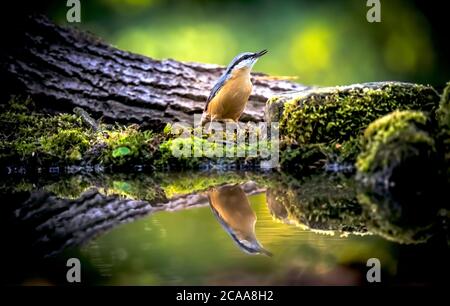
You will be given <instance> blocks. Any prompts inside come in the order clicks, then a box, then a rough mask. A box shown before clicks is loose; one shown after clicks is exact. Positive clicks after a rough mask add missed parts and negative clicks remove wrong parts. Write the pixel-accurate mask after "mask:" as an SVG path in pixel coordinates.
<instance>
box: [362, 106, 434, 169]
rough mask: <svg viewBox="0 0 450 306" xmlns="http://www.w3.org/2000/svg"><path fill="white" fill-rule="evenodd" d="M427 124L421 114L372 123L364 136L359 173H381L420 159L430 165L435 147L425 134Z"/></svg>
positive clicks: (402, 114) (394, 115)
mask: <svg viewBox="0 0 450 306" xmlns="http://www.w3.org/2000/svg"><path fill="white" fill-rule="evenodd" d="M428 121H429V120H428V117H427V115H426V114H424V113H423V112H417V111H395V112H392V113H391V114H389V115H386V116H384V117H381V118H380V119H377V120H375V121H374V122H372V123H371V124H370V125H369V126H368V127H367V129H366V130H365V132H364V138H363V151H362V152H361V154H360V155H359V156H358V158H357V161H356V167H357V170H358V172H359V173H370V174H373V173H375V172H379V171H382V172H384V171H385V170H386V169H387V168H388V169H391V168H392V167H394V166H396V165H399V164H400V163H402V162H404V161H406V160H407V159H408V158H412V157H419V155H421V156H420V157H422V158H423V161H424V162H425V161H429V160H430V158H432V157H433V155H434V154H435V144H434V140H433V138H432V137H431V136H430V135H429V134H428V132H427V131H429V130H430V127H429V123H428ZM427 123H428V124H427ZM427 125H428V127H427Z"/></svg>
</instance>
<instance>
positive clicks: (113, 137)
mask: <svg viewBox="0 0 450 306" xmlns="http://www.w3.org/2000/svg"><path fill="white" fill-rule="evenodd" d="M97 141H98V142H100V143H104V144H105V148H104V150H103V151H102V154H101V160H102V162H103V163H104V164H113V165H120V166H121V165H124V164H127V163H135V164H138V163H145V162H149V161H151V160H152V158H153V154H154V152H155V151H156V150H157V145H158V144H157V143H155V138H154V135H153V133H152V132H151V131H140V130H139V127H138V126H137V125H131V126H128V127H116V128H115V129H114V130H108V131H103V133H100V134H99V139H98V140H97Z"/></svg>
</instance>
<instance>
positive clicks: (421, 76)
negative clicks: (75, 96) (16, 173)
mask: <svg viewBox="0 0 450 306" xmlns="http://www.w3.org/2000/svg"><path fill="white" fill-rule="evenodd" d="M65 2H66V1H53V2H51V3H50V5H49V6H48V9H47V11H48V14H49V15H50V16H51V17H52V18H53V19H54V20H55V21H57V22H58V23H60V24H65V23H67V22H66V12H67V7H66V6H65V4H66V3H65ZM433 6H434V7H433ZM81 7H82V22H81V23H79V24H77V26H78V27H80V28H81V29H83V30H89V31H91V32H92V33H94V34H95V35H97V36H100V37H101V38H102V39H103V40H105V41H106V42H109V43H111V44H113V45H115V46H117V47H118V48H121V49H125V50H129V51H132V52H136V53H140V54H144V55H147V56H150V57H153V58H157V59H164V58H173V59H177V60H182V61H196V62H205V63H216V64H221V65H226V64H228V62H229V61H230V60H231V59H232V58H233V57H234V56H235V55H236V54H238V53H239V52H243V51H257V50H260V49H264V48H266V49H268V50H269V52H270V53H269V54H268V55H267V56H266V57H264V58H263V59H261V60H260V62H259V63H258V64H257V65H256V67H255V70H257V71H262V72H265V73H269V74H272V75H280V76H293V77H297V82H299V83H303V84H315V85H340V84H348V83H356V82H367V81H379V80H403V81H411V82H420V83H431V84H434V85H442V84H443V83H445V82H446V81H448V79H450V76H449V72H450V69H449V64H448V63H449V62H448V59H447V54H448V53H447V51H448V49H446V48H447V47H446V46H445V41H446V39H447V38H446V34H445V31H446V29H443V28H442V27H441V24H442V23H443V21H442V20H440V19H439V17H435V16H434V15H433V14H435V13H439V10H440V8H439V7H438V6H436V4H432V3H431V2H429V3H428V4H426V3H424V2H421V1H404V0H390V1H381V23H369V22H367V20H366V13H367V11H368V9H369V7H367V6H366V1H365V0H342V1H301V0H300V1H294V0H285V1H270V0H265V1H258V0H229V1H219V0H209V1H206V0H182V1H173V0H97V1H81Z"/></svg>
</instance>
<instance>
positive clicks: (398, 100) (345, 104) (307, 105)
mask: <svg viewBox="0 0 450 306" xmlns="http://www.w3.org/2000/svg"><path fill="white" fill-rule="evenodd" d="M438 101H439V96H438V94H437V93H436V91H435V90H434V89H433V88H431V87H429V86H425V85H416V84H409V83H398V82H383V83H367V84H360V85H351V86H343V87H330V88H312V89H308V90H304V91H302V92H298V93H293V94H288V95H284V96H277V97H273V98H272V99H270V100H269V101H268V103H267V105H266V111H267V114H266V115H267V117H268V118H267V119H268V120H269V121H271V122H274V121H279V122H280V136H281V137H282V140H283V141H284V142H285V143H287V144H288V145H291V144H294V147H295V148H303V149H302V150H303V151H304V152H307V154H310V150H307V148H308V147H309V146H311V145H317V144H320V145H321V150H322V151H326V152H327V154H326V155H328V156H329V157H332V158H334V159H336V157H337V161H340V162H342V161H349V162H354V161H355V159H356V156H357V154H358V153H359V151H360V148H361V147H360V140H361V136H362V134H363V132H364V130H365V129H366V127H367V126H368V125H369V124H370V123H371V122H372V121H374V120H376V119H378V118H380V117H382V116H384V115H386V114H388V113H390V112H392V111H395V110H421V111H430V112H431V111H432V110H434V108H436V106H437V104H438ZM305 147H306V149H305ZM298 154H303V153H302V152H299V153H298Z"/></svg>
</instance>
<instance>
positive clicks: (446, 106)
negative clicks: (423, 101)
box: [436, 82, 450, 130]
mask: <svg viewBox="0 0 450 306" xmlns="http://www.w3.org/2000/svg"><path fill="white" fill-rule="evenodd" d="M436 117H437V120H438V122H439V125H440V126H441V127H442V128H444V129H448V130H450V82H448V83H447V86H446V87H445V88H444V91H443V92H442V95H441V102H440V103H439V108H438V110H437V111H436Z"/></svg>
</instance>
